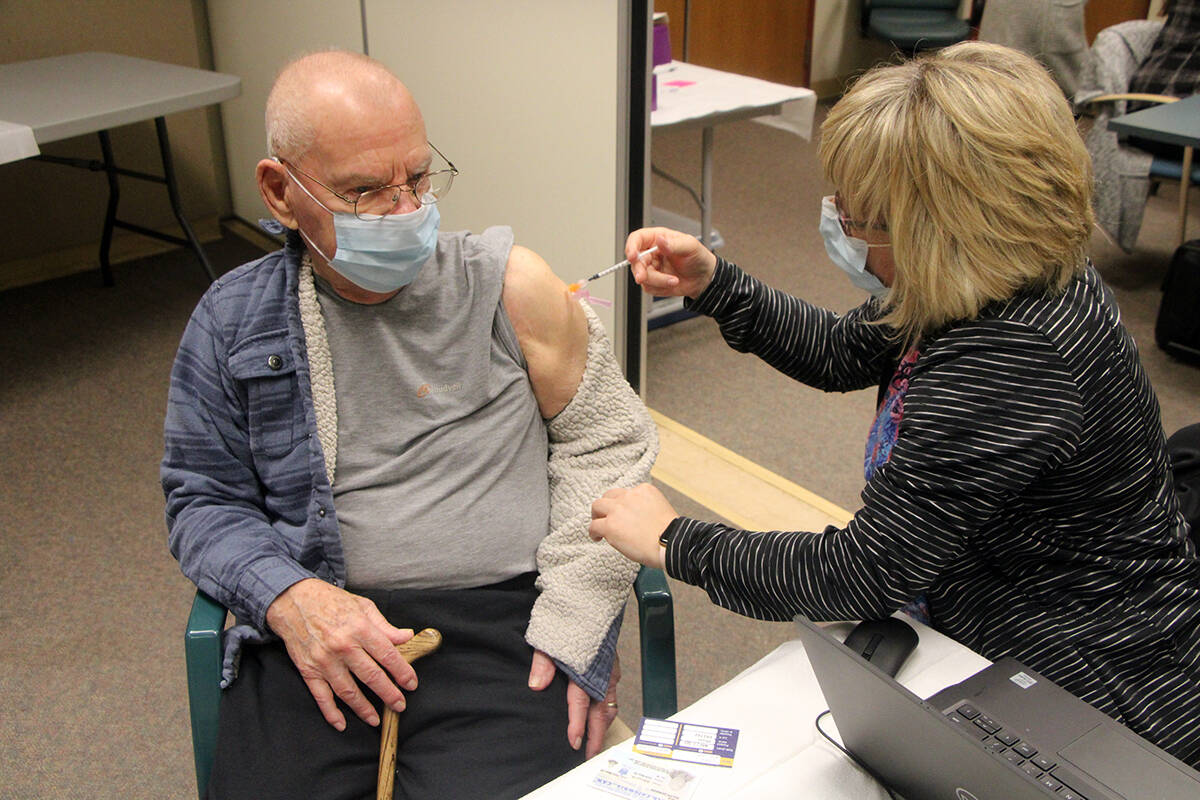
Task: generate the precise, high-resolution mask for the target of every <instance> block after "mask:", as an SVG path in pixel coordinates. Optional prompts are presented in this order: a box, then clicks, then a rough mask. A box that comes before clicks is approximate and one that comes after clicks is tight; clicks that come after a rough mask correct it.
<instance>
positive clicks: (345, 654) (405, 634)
mask: <svg viewBox="0 0 1200 800" xmlns="http://www.w3.org/2000/svg"><path fill="white" fill-rule="evenodd" d="M267 624H268V625H270V626H271V630H273V631H275V633H276V634H278V636H279V638H280V639H282V640H283V643H284V645H286V647H287V651H288V655H289V656H291V659H292V662H293V663H295V665H296V668H297V669H298V670H299V671H300V676H301V677H302V678H304V682H305V683H306V684H307V685H308V691H309V692H311V693H312V696H313V699H314V700H316V701H317V706H318V707H319V708H320V709H321V714H322V716H324V717H325V721H326V722H328V723H329V724H330V725H332V726H333V727H334V728H336V729H337V730H339V731H342V730H345V729H346V718H345V716H343V714H342V712H341V711H340V710H338V707H337V701H336V700H335V699H334V695H336V696H337V697H340V698H341V699H342V702H344V703H345V704H346V705H348V706H349V707H350V709H351V710H352V711H353V712H354V713H355V714H357V715H358V716H359V718H360V719H362V721H363V722H365V723H367V724H368V725H378V724H379V715H378V714H377V713H376V712H375V707H374V706H373V705H371V702H370V701H369V700H368V699H367V698H366V697H365V696H364V695H363V693H362V691H361V690H360V689H359V686H358V683H356V682H355V678H357V679H358V681H360V682H362V683H363V684H364V685H365V686H366V687H367V688H369V689H370V690H371V691H373V692H375V694H376V695H378V696H379V698H380V699H381V700H382V701H383V702H384V703H385V704H386V705H387V706H389V707H390V708H392V709H394V710H395V711H397V712H399V711H403V710H404V695H403V694H402V693H401V692H400V689H399V688H397V684H399V685H400V686H403V687H404V688H405V689H408V690H409V691H411V690H413V689H415V688H417V673H416V672H414V671H413V668H412V667H411V666H410V665H409V663H408V662H407V661H405V660H404V659H403V658H402V657H401V656H400V654H399V653H398V652H396V645H398V644H403V643H404V642H407V641H408V640H409V639H411V638H412V637H413V632H412V631H411V630H408V629H400V628H396V627H393V626H392V625H391V624H390V623H388V621H387V620H386V619H384V617H383V614H381V613H379V609H378V608H376V607H375V604H374V603H372V602H371V601H370V600H368V599H367V598H365V597H360V596H358V595H355V594H351V593H350V592H347V591H346V590H344V589H339V588H338V587H336V586H334V585H333V584H331V583H326V582H325V581H322V580H319V579H317V578H308V579H306V580H302V581H300V582H299V583H295V584H292V585H291V586H289V587H288V588H287V589H286V590H285V591H284V592H283V593H282V594H280V595H279V596H278V597H276V598H275V602H273V603H271V606H270V608H268V609H267ZM384 670H386V672H385V671H384ZM389 675H390V677H389ZM393 681H394V682H393Z"/></svg>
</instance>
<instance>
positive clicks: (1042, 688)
mask: <svg viewBox="0 0 1200 800" xmlns="http://www.w3.org/2000/svg"><path fill="white" fill-rule="evenodd" d="M795 623H796V629H797V632H798V634H799V637H800V640H801V642H802V643H803V644H804V649H805V651H806V652H807V654H808V658H809V661H810V662H811V663H812V667H813V671H814V672H815V673H816V676H817V682H818V683H819V684H820V686H821V691H822V692H823V693H824V694H825V701H826V702H827V703H828V704H829V709H830V712H831V713H832V715H833V719H834V722H836V723H837V729H838V732H839V733H840V734H841V738H842V742H843V743H844V744H845V745H846V748H847V749H848V750H849V751H850V752H851V753H852V754H854V756H855V757H856V758H857V759H858V760H859V761H860V762H862V764H863V765H864V766H865V767H866V768H867V769H868V770H869V771H871V772H872V773H874V775H875V777H877V778H879V779H880V780H881V781H882V782H884V783H885V784H887V785H888V786H889V787H891V788H892V789H893V790H894V791H896V792H898V793H899V794H901V795H903V796H904V797H905V798H906V800H1043V798H1047V797H1050V798H1056V799H1057V800H1142V799H1143V798H1147V799H1148V798H1153V800H1197V798H1200V773H1198V772H1196V770H1194V769H1192V768H1190V767H1189V766H1187V765H1186V764H1184V763H1183V762H1182V761H1180V760H1179V759H1177V758H1174V757H1172V756H1171V755H1169V754H1168V753H1166V752H1164V751H1163V750H1161V749H1159V748H1158V747H1156V746H1154V745H1153V744H1151V743H1150V742H1148V741H1146V740H1145V739H1143V738H1141V737H1140V736H1138V735H1137V734H1135V733H1133V732H1132V731H1130V730H1129V729H1127V728H1126V727H1125V726H1123V725H1121V724H1120V723H1118V722H1116V721H1115V720H1113V719H1112V718H1110V717H1108V716H1107V715H1105V714H1103V713H1102V712H1100V711H1098V710H1096V709H1095V708H1093V707H1092V706H1090V705H1088V704H1087V703H1084V702H1083V701H1082V700H1079V699H1078V698H1077V697H1075V696H1074V695H1072V694H1071V693H1070V692H1068V691H1066V690H1065V689H1063V688H1061V687H1059V686H1056V685H1055V684H1053V683H1051V682H1050V681H1049V680H1047V679H1046V678H1044V677H1043V676H1041V675H1039V674H1038V673H1037V672H1034V671H1033V670H1031V669H1029V668H1028V667H1026V666H1023V665H1022V664H1020V663H1019V662H1017V661H1015V660H1014V659H1011V658H1003V659H1001V660H999V661H997V662H996V663H994V664H992V665H991V666H989V667H987V668H986V669H983V670H981V671H979V672H977V673H976V674H975V675H972V676H971V677H970V678H967V679H966V680H965V681H963V682H962V683H958V684H955V685H953V686H949V687H947V688H946V689H943V690H942V691H940V692H938V693H937V694H935V695H934V696H933V697H930V698H929V699H928V700H922V699H921V698H919V697H917V696H916V695H915V694H913V693H912V692H910V691H909V690H908V689H905V688H904V687H903V686H901V685H900V684H899V683H897V682H896V681H895V680H893V679H892V678H891V677H890V676H888V675H887V674H886V673H884V672H882V671H880V670H879V669H878V668H877V667H875V666H874V665H872V664H871V663H869V662H868V661H866V660H864V659H863V658H862V657H861V656H859V655H858V653H856V652H854V651H853V650H851V649H850V648H848V647H845V646H844V645H842V643H841V642H840V641H838V640H837V639H836V638H834V637H833V636H831V635H830V634H829V633H828V632H827V631H825V630H824V629H823V628H821V627H820V626H818V625H816V624H814V623H813V622H812V621H811V620H809V619H807V618H805V617H803V616H797V617H796V618H795Z"/></svg>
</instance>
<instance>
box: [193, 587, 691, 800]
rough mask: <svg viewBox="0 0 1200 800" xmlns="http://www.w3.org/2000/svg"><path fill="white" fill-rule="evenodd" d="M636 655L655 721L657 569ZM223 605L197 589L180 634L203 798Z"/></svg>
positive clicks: (217, 696)
mask: <svg viewBox="0 0 1200 800" xmlns="http://www.w3.org/2000/svg"><path fill="white" fill-rule="evenodd" d="M633 589H634V596H635V597H637V603H638V623H639V625H640V630H639V637H640V638H639V644H640V648H641V655H642V713H643V714H645V715H646V716H648V717H656V718H659V719H662V718H665V717H669V716H671V715H672V714H674V713H675V712H676V711H677V710H678V708H677V706H678V699H677V695H676V690H675V616H674V609H673V605H672V601H671V590H670V589H669V588H668V586H667V578H666V575H664V574H663V571H662V570H659V569H650V568H648V567H642V570H641V572H639V573H638V576H637V580H636V581H635V582H634V586H633ZM226 613H227V612H226V610H225V607H224V606H222V605H221V604H220V603H218V602H217V601H216V600H213V599H212V598H211V597H209V596H208V595H206V594H204V593H203V592H200V591H197V592H196V598H195V600H193V601H192V612H191V615H190V616H189V617H188V621H187V629H186V630H185V631H184V653H185V657H186V661H187V680H188V705H189V707H190V710H191V721H192V755H193V759H194V761H195V765H196V788H197V789H198V792H199V796H200V797H201V798H203V797H204V792H205V789H206V788H207V787H208V775H209V773H210V772H211V771H212V763H213V757H214V755H215V754H216V747H217V713H218V709H219V708H220V705H221V686H220V682H221V659H222V642H221V634H222V631H224V629H225V617H226Z"/></svg>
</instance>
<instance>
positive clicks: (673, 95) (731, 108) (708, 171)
mask: <svg viewBox="0 0 1200 800" xmlns="http://www.w3.org/2000/svg"><path fill="white" fill-rule="evenodd" d="M654 75H655V79H656V81H657V85H658V88H657V92H656V93H657V100H658V105H657V108H655V109H654V111H652V112H651V113H650V127H651V128H652V129H664V128H697V127H698V128H701V129H702V133H701V145H700V152H701V161H700V193H699V194H697V193H696V192H695V190H693V189H692V188H691V187H690V186H688V185H687V184H686V183H684V182H683V181H680V180H679V179H677V178H675V177H673V176H671V175H669V174H667V173H666V172H664V171H662V170H660V169H658V168H657V167H653V166H652V170H653V172H654V174H656V175H658V176H660V177H662V178H665V179H666V180H668V181H670V182H672V183H674V184H675V185H677V186H680V187H681V188H683V189H684V190H685V191H687V192H688V193H689V194H691V196H692V198H693V199H694V200H695V201H696V205H697V206H699V209H700V223H699V226H698V228H697V226H696V225H695V223H694V222H691V221H689V220H687V219H686V218H685V217H680V216H679V215H677V214H673V213H671V212H669V211H666V210H664V209H660V208H654V209H653V210H652V212H651V216H652V221H653V222H654V223H655V224H660V225H665V226H666V227H670V228H676V229H677V230H683V231H685V232H688V233H694V234H697V235H698V236H699V238H700V241H702V242H704V243H705V245H707V246H708V247H710V248H713V249H716V248H718V247H720V246H721V245H723V244H724V241H723V240H722V239H721V237H720V234H719V233H717V232H716V231H714V230H713V224H712V209H713V189H712V181H713V128H714V127H716V126H717V125H720V124H722V123H725V122H736V121H738V120H743V119H754V120H756V121H758V122H761V123H763V124H766V125H771V126H772V127H776V128H780V129H782V130H786V131H789V132H791V133H794V134H796V135H797V136H799V137H801V138H803V139H805V140H807V139H810V138H811V137H812V123H813V115H814V113H815V111H816V107H817V96H816V94H814V93H813V91H812V90H811V89H805V88H802V87H799V86H786V85H784V84H781V83H771V82H770V81H764V80H760V79H758V78H750V77H747V76H745V75H737V74H734V73H732V72H722V71H720V70H715V69H709V68H708V67H701V66H697V65H695V64H688V63H686V62H683V61H672V62H671V63H669V64H663V65H661V66H659V67H656V68H655V70H654ZM682 303H683V301H682V299H679V298H674V299H673V300H672V301H666V302H661V301H660V302H658V303H655V304H654V308H653V309H652V310H651V312H650V316H651V317H655V316H661V315H662V314H663V313H667V312H670V311H673V310H675V309H676V307H678V306H682ZM667 306H671V307H670V308H668V307H667Z"/></svg>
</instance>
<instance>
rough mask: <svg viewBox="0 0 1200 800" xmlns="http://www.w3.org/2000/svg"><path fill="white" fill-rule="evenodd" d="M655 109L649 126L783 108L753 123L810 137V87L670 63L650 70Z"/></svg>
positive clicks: (812, 99)
mask: <svg viewBox="0 0 1200 800" xmlns="http://www.w3.org/2000/svg"><path fill="white" fill-rule="evenodd" d="M654 74H655V75H656V76H657V79H658V89H657V99H658V108H656V109H655V110H654V111H653V112H651V115H650V120H651V124H652V125H672V124H675V123H678V122H685V121H687V120H691V119H698V118H700V117H704V116H708V115H709V114H715V113H719V112H724V111H737V110H739V109H744V108H751V109H752V108H766V107H769V106H774V105H777V104H780V103H782V104H783V110H782V112H781V113H780V114H778V115H775V114H767V115H764V116H762V117H755V121H756V122H761V123H763V124H764V125H770V126H772V127H775V128H781V129H783V130H786V131H789V132H791V133H794V134H796V135H797V136H799V137H801V138H803V139H811V138H812V123H813V115H814V113H815V112H816V108H817V96H816V94H814V93H813V91H812V90H811V89H805V88H803V87H800V86H787V85H785V84H782V83H772V82H770V81H764V80H760V79H759V78H751V77H748V76H746V75H737V74H734V73H731V72H722V71H720V70H715V69H709V68H707V67H701V66H697V65H696V64H688V63H686V62H683V61H672V62H671V63H670V64H663V65H662V66H659V67H657V68H655V70H654Z"/></svg>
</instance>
